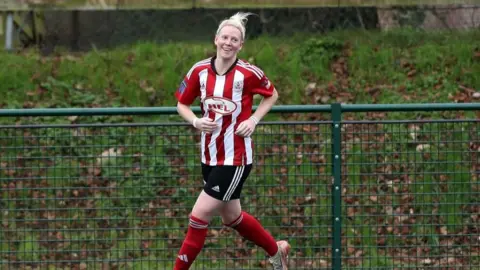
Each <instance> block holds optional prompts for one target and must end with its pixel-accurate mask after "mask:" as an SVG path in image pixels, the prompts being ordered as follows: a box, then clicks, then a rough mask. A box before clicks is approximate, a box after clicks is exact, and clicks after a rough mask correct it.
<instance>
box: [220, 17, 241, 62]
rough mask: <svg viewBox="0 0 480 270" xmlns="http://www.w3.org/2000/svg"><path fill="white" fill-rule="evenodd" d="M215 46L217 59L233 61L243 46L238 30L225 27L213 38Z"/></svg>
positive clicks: (229, 26)
mask: <svg viewBox="0 0 480 270" xmlns="http://www.w3.org/2000/svg"><path fill="white" fill-rule="evenodd" d="M215 46H216V47H217V58H223V59H224V60H229V59H232V58H233V59H235V58H236V57H237V53H238V51H240V49H241V48H242V46H243V39H242V33H241V32H240V30H239V29H238V28H236V27H234V26H231V25H226V26H224V27H223V28H222V29H221V30H220V32H219V33H218V35H216V36H215Z"/></svg>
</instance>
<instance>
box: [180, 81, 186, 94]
mask: <svg viewBox="0 0 480 270" xmlns="http://www.w3.org/2000/svg"><path fill="white" fill-rule="evenodd" d="M185 88H187V82H186V81H185V80H183V81H182V83H181V84H180V87H179V88H178V92H179V93H180V94H183V92H184V91H185Z"/></svg>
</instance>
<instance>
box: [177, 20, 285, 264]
mask: <svg viewBox="0 0 480 270" xmlns="http://www.w3.org/2000/svg"><path fill="white" fill-rule="evenodd" d="M248 15H250V13H242V12H239V13H237V14H235V15H233V16H232V17H230V18H228V19H225V20H224V21H222V22H221V23H220V25H219V27H218V30H217V33H216V35H215V40H214V43H215V46H216V48H217V53H216V56H214V57H212V58H209V59H205V60H202V61H200V62H198V63H196V64H195V65H193V67H192V68H191V69H190V71H189V72H188V73H187V75H186V76H185V78H184V80H183V81H182V83H181V84H180V87H179V88H178V90H177V91H176V93H175V96H176V98H177V100H178V103H177V110H178V113H179V114H180V115H181V116H182V117H183V118H184V119H185V120H186V121H188V122H189V123H191V124H192V125H193V126H194V127H195V128H196V129H199V130H200V131H202V137H201V158H202V164H201V165H202V174H203V179H204V187H203V190H202V192H201V193H200V195H199V196H198V198H197V201H196V203H195V205H194V206H193V209H192V212H191V214H190V221H189V226H188V231H187V235H186V237H185V239H184V241H183V244H182V247H181V248H180V251H179V253H178V257H177V259H176V262H175V267H174V270H183V269H189V267H190V266H191V265H192V263H193V262H194V260H195V258H196V257H197V255H198V254H199V253H200V251H201V250H202V248H203V245H204V242H205V237H206V235H207V227H208V224H209V222H210V221H211V220H212V218H213V217H214V216H215V215H218V214H220V215H221V217H222V222H223V223H224V224H225V225H226V226H229V227H231V228H234V229H235V230H236V231H238V233H239V234H240V235H241V236H242V237H244V238H246V239H248V240H250V241H253V242H254V243H255V244H256V245H258V246H260V247H262V248H263V249H264V250H265V251H266V253H268V255H269V256H270V259H269V261H270V262H271V263H272V264H273V269H274V270H287V255H288V252H289V250H290V245H289V244H288V242H287V241H278V242H276V241H275V240H274V238H273V237H272V236H271V235H270V234H269V233H268V232H267V231H266V230H265V229H264V228H263V227H262V225H261V224H260V223H259V222H258V221H257V219H255V218H254V217H253V216H251V215H250V214H248V213H246V212H245V211H242V207H241V204H240V194H241V191H242V186H243V183H244V182H245V179H246V178H247V177H248V175H249V173H250V170H251V169H252V161H253V149H252V139H251V138H250V136H251V135H252V133H253V132H254V130H255V126H256V125H257V124H258V122H259V121H260V120H261V119H262V118H263V117H264V116H265V114H267V112H268V111H269V110H270V109H271V107H272V106H273V104H274V103H275V102H276V101H277V99H278V93H277V91H276V89H275V87H274V86H273V84H272V83H271V82H270V81H269V79H268V78H267V76H265V74H264V73H263V71H262V70H260V69H259V68H258V67H256V66H254V65H252V64H249V63H247V62H246V61H243V60H240V59H238V58H237V54H238V52H239V51H240V50H241V49H242V46H243V43H244V40H245V24H246V22H247V17H248ZM255 94H260V95H262V96H263V100H262V102H261V103H260V104H259V106H258V108H257V110H256V111H255V113H254V114H253V115H252V106H253V96H254V95H255ZM197 97H199V98H200V100H201V108H202V117H201V118H198V117H196V116H195V114H194V113H193V112H192V110H191V109H190V105H191V104H192V103H193V101H194V100H195V99H196V98H197Z"/></svg>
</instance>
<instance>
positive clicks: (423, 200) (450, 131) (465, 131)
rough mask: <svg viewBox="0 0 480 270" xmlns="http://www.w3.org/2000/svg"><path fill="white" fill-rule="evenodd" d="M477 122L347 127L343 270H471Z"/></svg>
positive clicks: (475, 259) (478, 199) (478, 201)
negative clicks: (358, 269)
mask: <svg viewBox="0 0 480 270" xmlns="http://www.w3.org/2000/svg"><path fill="white" fill-rule="evenodd" d="M479 127H480V122H479V121H478V120H475V121H464V120H462V121H460V120H438V121H436V120H433V121H375V122H373V121H370V122H369V121H365V122H348V121H347V122H345V123H344V125H343V128H344V130H345V132H344V137H343V146H344V147H343V153H344V167H343V175H344V178H343V187H344V194H343V196H344V199H343V202H344V207H343V211H344V212H343V214H344V215H343V217H344V222H343V229H342V232H343V235H344V242H343V246H342V247H343V252H344V253H343V254H344V256H343V262H344V266H345V268H346V269H349V268H355V267H358V266H361V267H363V268H366V269H476V268H478V267H479V266H480V260H479V251H480V250H479V247H480V246H479V244H480V238H479V236H480V231H479V229H480V228H479V216H478V213H479V211H480V209H479V205H480V196H479V192H480V185H479V181H478V180H479V175H480V171H479V169H478V165H479V161H480V160H479V159H478V154H479V150H480V148H479V146H480V144H479V143H480V129H479Z"/></svg>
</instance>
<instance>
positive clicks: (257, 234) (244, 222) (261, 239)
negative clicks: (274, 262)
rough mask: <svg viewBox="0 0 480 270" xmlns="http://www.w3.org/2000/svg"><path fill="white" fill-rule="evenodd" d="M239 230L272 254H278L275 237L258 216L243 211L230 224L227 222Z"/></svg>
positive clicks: (242, 234)
mask: <svg viewBox="0 0 480 270" xmlns="http://www.w3.org/2000/svg"><path fill="white" fill-rule="evenodd" d="M225 225H226V226H228V227H232V228H234V229H235V230H237V231H238V232H239V233H240V235H241V236H243V237H245V238H246V239H248V240H250V241H252V242H254V243H255V244H256V245H257V246H260V247H262V248H263V249H264V250H265V251H266V252H267V253H268V255H270V256H273V255H275V254H277V251H278V246H277V242H275V239H273V237H272V236H271V235H270V234H269V233H268V232H267V231H266V230H265V229H264V228H263V226H262V225H261V224H260V222H258V220H257V219H256V218H254V217H253V216H251V215H250V214H248V213H247V212H242V213H241V214H240V216H239V217H238V218H237V219H236V220H235V221H233V222H232V223H230V224H225Z"/></svg>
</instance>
